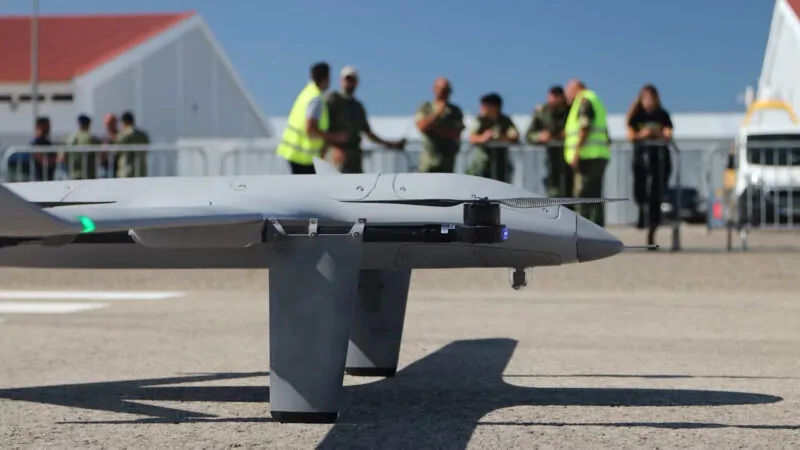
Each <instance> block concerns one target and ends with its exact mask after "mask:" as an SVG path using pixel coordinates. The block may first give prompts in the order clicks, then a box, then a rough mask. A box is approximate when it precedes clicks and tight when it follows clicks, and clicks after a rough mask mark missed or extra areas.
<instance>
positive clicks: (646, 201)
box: [633, 146, 672, 229]
mask: <svg viewBox="0 0 800 450" xmlns="http://www.w3.org/2000/svg"><path fill="white" fill-rule="evenodd" d="M671 174H672V158H671V155H670V152H669V148H667V147H663V146H662V147H639V148H637V149H635V150H634V161H633V192H634V198H635V200H636V203H637V204H638V205H639V217H638V220H637V223H636V226H637V227H638V228H649V229H653V228H657V227H658V226H659V225H660V224H661V220H662V216H661V203H662V202H663V201H664V194H665V193H666V190H667V186H668V185H669V177H670V175H671Z"/></svg>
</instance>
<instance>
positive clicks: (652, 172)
mask: <svg viewBox="0 0 800 450" xmlns="http://www.w3.org/2000/svg"><path fill="white" fill-rule="evenodd" d="M627 124H628V139H629V140H630V141H631V142H633V191H634V198H635V199H636V203H637V204H638V206H639V217H638V220H637V223H636V226H637V228H639V229H644V228H647V230H648V233H647V243H648V245H654V243H655V233H656V230H657V229H658V226H659V225H661V219H662V217H661V202H662V201H663V200H664V193H665V191H666V190H667V186H668V185H669V177H670V175H671V174H672V157H671V154H670V151H669V147H668V146H667V142H666V141H669V140H670V139H671V138H672V128H673V126H672V118H671V117H670V114H669V112H668V111H667V110H666V109H664V107H663V106H662V105H661V99H660V97H659V95H658V89H656V87H655V86H653V85H652V84H647V85H645V86H643V87H642V89H641V90H640V91H639V95H638V96H637V98H636V100H635V101H634V102H633V104H631V107H630V109H629V110H628V115H627ZM648 141H649V142H648ZM653 141H656V142H653ZM659 141H660V142H659Z"/></svg>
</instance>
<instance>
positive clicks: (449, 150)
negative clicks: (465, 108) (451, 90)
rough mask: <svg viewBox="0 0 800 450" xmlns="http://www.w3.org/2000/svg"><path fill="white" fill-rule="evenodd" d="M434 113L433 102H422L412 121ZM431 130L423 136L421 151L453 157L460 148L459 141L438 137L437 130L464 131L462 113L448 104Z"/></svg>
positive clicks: (455, 106) (454, 106)
mask: <svg viewBox="0 0 800 450" xmlns="http://www.w3.org/2000/svg"><path fill="white" fill-rule="evenodd" d="M433 111H434V106H433V102H429V101H428V102H423V103H422V104H421V105H419V108H417V112H416V114H415V115H414V120H417V121H418V120H421V119H423V118H425V117H427V116H429V115H431V114H432V113H433ZM433 127H434V128H433V130H432V131H430V132H428V133H425V134H423V144H422V146H423V150H424V151H425V152H428V153H430V154H432V155H454V154H456V153H458V151H459V149H460V147H461V139H460V138H459V139H450V138H447V137H444V136H441V135H439V134H438V133H437V132H436V130H437V129H446V130H453V131H457V132H459V133H460V132H462V131H464V128H466V127H465V126H464V113H463V112H462V111H461V108H459V107H458V106H457V105H455V104H453V103H448V104H447V106H446V107H445V111H444V114H443V115H442V116H440V117H438V118H437V119H436V122H435V123H434V125H433Z"/></svg>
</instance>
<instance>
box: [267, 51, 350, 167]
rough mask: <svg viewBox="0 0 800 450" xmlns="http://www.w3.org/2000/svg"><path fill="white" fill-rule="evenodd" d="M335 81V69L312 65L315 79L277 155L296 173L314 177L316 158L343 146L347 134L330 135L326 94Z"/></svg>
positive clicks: (297, 107)
mask: <svg viewBox="0 0 800 450" xmlns="http://www.w3.org/2000/svg"><path fill="white" fill-rule="evenodd" d="M330 82H331V68H330V66H329V65H328V64H327V63H324V62H319V63H316V64H314V65H313V66H311V80H310V81H309V82H308V84H307V85H306V87H305V88H303V90H302V91H301V92H300V95H298V96H297V100H295V101H294V105H293V106H292V111H291V112H290V113H289V120H288V121H287V122H286V129H285V130H284V131H283V139H282V140H281V143H280V144H278V150H277V153H278V155H279V156H281V157H282V158H284V159H285V160H287V161H288V162H289V166H290V167H291V170H292V173H293V174H309V175H310V174H314V173H315V170H314V158H315V157H317V158H325V151H326V147H327V146H328V145H331V144H342V143H344V142H345V141H346V140H347V133H345V132H340V133H328V127H329V126H330V123H329V118H328V108H327V106H326V104H325V103H326V102H325V101H324V99H323V98H322V94H323V93H324V92H325V91H326V90H328V86H330Z"/></svg>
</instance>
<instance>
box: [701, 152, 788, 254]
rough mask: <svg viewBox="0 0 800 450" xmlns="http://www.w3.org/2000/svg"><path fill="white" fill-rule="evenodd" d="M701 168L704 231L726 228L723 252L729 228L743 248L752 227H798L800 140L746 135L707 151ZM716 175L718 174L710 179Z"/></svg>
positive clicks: (730, 235) (730, 241)
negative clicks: (734, 143) (703, 174)
mask: <svg viewBox="0 0 800 450" xmlns="http://www.w3.org/2000/svg"><path fill="white" fill-rule="evenodd" d="M705 172H706V178H707V180H708V198H709V211H708V221H707V227H708V230H709V232H711V231H712V230H714V229H720V228H725V229H726V231H727V249H728V250H729V251H730V250H732V249H733V234H734V232H738V234H739V238H740V243H741V247H742V249H743V250H747V249H748V245H749V234H750V232H751V231H753V230H774V231H797V230H798V229H800V142H797V141H787V140H784V141H780V140H770V139H767V138H765V137H761V138H759V137H752V138H751V139H749V140H748V141H747V142H746V143H744V144H742V145H740V146H738V147H733V148H730V149H719V150H717V151H714V152H712V153H710V154H709V155H708V156H707V160H706V162H705ZM716 173H722V174H723V176H722V177H718V178H717V179H715V180H712V177H713V175H714V174H716Z"/></svg>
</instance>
